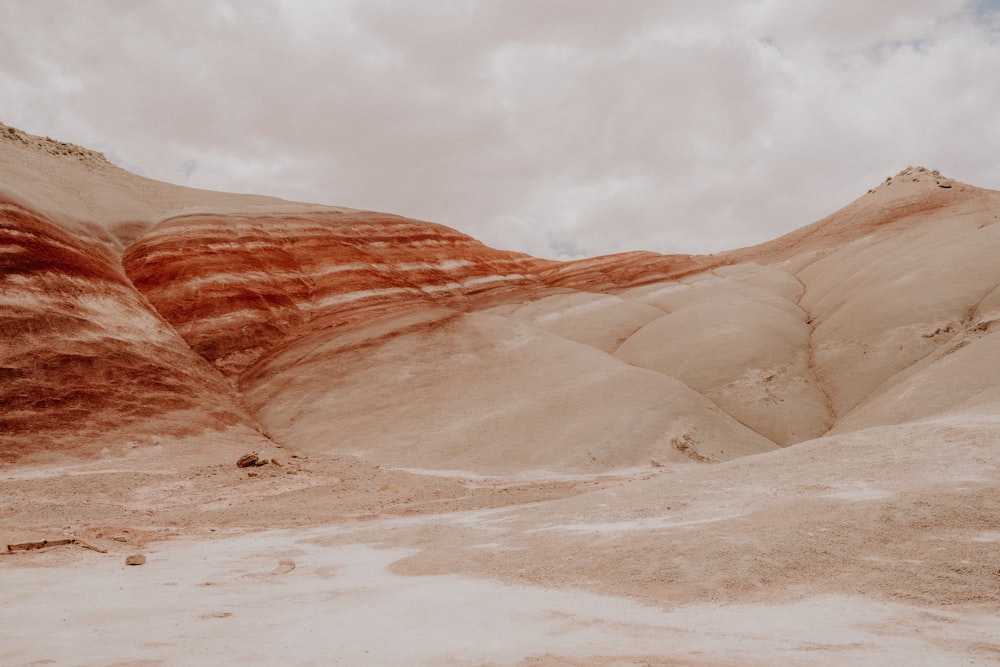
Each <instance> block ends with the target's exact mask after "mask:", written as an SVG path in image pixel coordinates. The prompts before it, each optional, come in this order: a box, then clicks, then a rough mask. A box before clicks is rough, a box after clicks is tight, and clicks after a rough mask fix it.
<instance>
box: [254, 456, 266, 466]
mask: <svg viewBox="0 0 1000 667" xmlns="http://www.w3.org/2000/svg"><path fill="white" fill-rule="evenodd" d="M267 463H268V461H267V459H263V458H259V459H257V462H256V463H254V465H255V466H266V465H267Z"/></svg>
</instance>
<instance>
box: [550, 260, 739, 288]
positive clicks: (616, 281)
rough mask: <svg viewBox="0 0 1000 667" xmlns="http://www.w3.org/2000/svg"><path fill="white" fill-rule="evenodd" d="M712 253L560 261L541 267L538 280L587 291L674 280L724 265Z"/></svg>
mask: <svg viewBox="0 0 1000 667" xmlns="http://www.w3.org/2000/svg"><path fill="white" fill-rule="evenodd" d="M724 263H726V262H724V261H723V260H722V259H721V258H719V257H716V256H715V255H661V254H659V253H655V252H648V251H635V252H623V253H618V254H615V255H602V256H600V257H589V258H587V259H578V260H574V261H571V262H562V263H559V264H556V265H554V266H551V267H548V268H546V269H544V270H543V271H542V272H541V273H540V274H539V280H540V282H542V283H544V284H545V285H548V286H550V287H569V288H572V289H578V290H584V291H589V292H604V291H611V290H614V289H616V288H622V287H635V286H638V285H645V284H647V283H653V282H658V281H663V280H678V279H680V278H683V277H685V276H688V275H691V274H693V273H698V272H699V271H706V270H708V269H711V268H714V267H716V266H720V265H722V264H724Z"/></svg>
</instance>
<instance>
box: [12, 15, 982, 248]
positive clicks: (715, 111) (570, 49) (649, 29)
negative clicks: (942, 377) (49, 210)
mask: <svg viewBox="0 0 1000 667" xmlns="http://www.w3.org/2000/svg"><path fill="white" fill-rule="evenodd" d="M5 14H6V15H5V20H4V22H3V23H2V24H0V62H3V63H4V66H3V68H2V70H0V120H3V121H4V122H6V123H8V124H12V125H16V126H19V127H21V128H23V129H26V130H28V131H31V132H36V133H40V134H47V135H49V136H53V137H56V138H59V139H63V140H68V141H74V142H76V143H81V144H84V145H87V146H90V147H94V148H97V149H99V150H104V151H106V152H107V153H109V154H110V155H114V156H117V159H118V160H119V161H120V162H121V163H122V164H124V165H129V166H130V168H132V169H133V170H141V171H142V172H144V174H145V175H147V176H150V177H153V178H159V179H164V180H170V181H174V182H180V183H185V184H188V185H193V186H196V187H207V188H213V189H223V190H237V191H249V192H259V193H264V194H275V195H278V196H284V197H288V198H294V199H303V200H308V201H320V202H326V203H335V204H342V205H346V206H356V207H361V208H371V209H375V210H385V211H391V212H395V213H401V214H404V215H410V216H413V217H418V218H423V219H429V220H435V221H438V222H442V223H444V224H448V225H451V226H453V227H457V228H459V229H461V230H462V231H465V232H467V233H470V234H472V235H474V236H476V237H477V238H480V239H482V240H484V241H486V242H487V243H490V244H491V245H495V246H498V247H505V248H515V249H520V250H525V251H528V252H532V253H534V254H539V255H545V256H557V255H560V254H566V253H569V252H579V253H582V254H588V255H592V254H599V253H604V252H615V251H622V250H630V249H649V250H657V251H661V252H704V251H718V250H723V249H726V248H730V247H736V246H741V245H747V244H750V243H755V242H759V241H762V240H765V239H767V238H772V237H774V236H776V235H778V234H781V233H784V232H787V231H790V230H791V229H793V228H795V227H798V226H801V225H804V224H807V223H809V222H811V221H813V220H814V219H816V218H818V217H821V216H822V215H825V214H826V213H829V212H831V211H832V210H834V209H835V208H837V207H839V206H841V205H843V204H845V203H847V201H849V200H850V199H852V198H854V197H856V196H858V195H860V194H862V193H863V192H864V191H865V190H866V189H867V188H868V187H870V186H871V185H874V184H876V183H878V182H879V181H881V180H882V178H884V176H886V175H888V174H889V173H892V172H894V171H898V170H899V169H901V168H903V167H905V166H907V165H908V164H918V163H919V164H926V165H927V166H930V167H932V168H937V169H941V170H942V171H943V172H944V173H946V174H947V175H950V176H954V177H956V178H959V179H961V180H965V181H967V182H971V183H973V184H976V185H982V186H986V187H1000V166H998V163H997V162H996V160H995V159H993V157H992V156H995V154H996V149H997V148H998V144H1000V120H998V119H1000V116H998V115H997V114H996V112H995V109H997V108H998V106H1000V84H997V83H996V82H995V79H996V76H995V73H996V72H997V71H1000V48H998V46H1000V21H998V20H997V16H998V10H997V9H996V7H995V3H994V4H991V3H985V2H969V1H960V0H909V1H908V2H901V1H898V0H886V1H885V2H879V3H872V2H867V1H862V0H852V1H850V2H847V1H845V2H840V3H829V2H818V1H815V2H807V1H799V2H791V1H790V0H784V1H779V0H761V1H760V2H754V3H748V2H735V1H734V2H722V1H717V2H704V3H691V2H663V1H653V0H649V1H645V0H629V1H625V2H620V3H606V2H597V1H594V2H581V1H578V0H548V1H541V2H539V1H534V2H529V1H527V0H522V1H516V0H480V1H475V0H462V1H460V0H440V1H437V2H430V3H414V2H406V1H403V0H397V1H391V0H386V1H382V2H374V1H372V0H342V1H341V2H305V1H303V0H296V1H294V2H293V1H291V0H288V1H286V2H264V1H257V2H251V1H249V0H247V1H242V2H212V3H195V2H166V1H165V0H164V1H162V2H143V3H133V2H114V1H111V0H107V1H105V2H90V3H78V2H72V1H68V0H64V1H63V2H57V1H56V0H49V1H47V2H45V3H27V2H25V3H11V6H8V8H7V10H5Z"/></svg>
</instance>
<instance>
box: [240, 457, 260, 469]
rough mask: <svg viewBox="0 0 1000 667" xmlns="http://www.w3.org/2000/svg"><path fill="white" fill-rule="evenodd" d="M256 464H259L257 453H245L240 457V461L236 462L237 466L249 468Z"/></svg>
mask: <svg viewBox="0 0 1000 667" xmlns="http://www.w3.org/2000/svg"><path fill="white" fill-rule="evenodd" d="M255 465H257V455H256V454H244V455H243V456H241V457H240V459H239V461H237V462H236V467H237V468H249V467H250V466H255Z"/></svg>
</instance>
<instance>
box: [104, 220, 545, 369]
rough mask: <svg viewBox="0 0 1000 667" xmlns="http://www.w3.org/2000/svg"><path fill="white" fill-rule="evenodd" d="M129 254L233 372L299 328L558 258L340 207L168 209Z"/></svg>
mask: <svg viewBox="0 0 1000 667" xmlns="http://www.w3.org/2000/svg"><path fill="white" fill-rule="evenodd" d="M123 262H124V267H125V270H126V271H127V272H128V275H129V277H130V278H131V279H132V282H133V283H134V284H135V286H136V287H137V288H138V289H139V290H140V291H142V292H143V294H145V295H146V297H147V298H148V299H149V300H150V301H151V302H152V303H153V305H154V306H155V307H156V309H157V310H158V311H159V312H160V313H161V314H162V315H163V316H164V317H165V318H167V319H168V320H169V321H170V322H171V323H172V324H173V325H174V327H175V328H176V329H177V331H178V332H179V333H180V334H181V335H182V336H183V337H184V339H185V340H187V341H188V343H189V344H190V345H191V347H192V349H194V350H195V351H196V352H198V353H199V354H201V355H202V356H203V357H205V358H206V359H208V360H209V361H211V362H212V363H213V364H215V365H216V366H217V367H218V368H219V369H220V370H222V371H223V372H224V373H226V374H228V375H238V374H239V373H241V372H242V371H243V370H245V369H246V367H247V366H249V365H250V364H251V363H252V362H253V361H255V360H256V359H257V358H258V357H259V356H260V355H261V354H263V353H264V352H265V351H267V350H268V349H270V348H271V347H272V346H273V345H274V344H275V343H277V342H278V341H280V340H281V339H283V338H284V337H286V336H289V335H291V334H293V333H294V334H295V335H303V334H306V333H308V332H309V331H312V330H315V329H316V328H317V327H318V328H329V327H335V326H339V325H342V324H347V323H351V322H356V321H359V320H364V319H368V318H371V317H374V316H377V315H379V314H382V313H386V312H391V311H394V310H400V309H405V308H411V307H419V306H422V305H423V306H426V305H433V304H442V303H457V302H462V301H465V300H468V298H470V297H473V296H475V295H478V294H482V293H483V292H487V291H496V290H498V289H499V290H503V289H510V288H512V287H516V286H524V285H526V284H529V283H532V282H533V281H534V275H533V274H534V273H536V272H537V270H538V268H539V267H542V266H545V265H547V264H549V263H548V262H544V261H541V260H536V259H534V258H531V257H528V256H526V255H521V254H518V253H510V252H502V251H497V250H493V249H492V248H488V247H486V246H484V245H482V244H481V243H479V242H477V241H475V240H474V239H472V238H471V237H469V236H466V235H464V234H460V233H459V232H456V231H455V230H453V229H449V228H447V227H443V226H441V225H435V224H432V223H425V222H419V221H416V220H409V219H406V218H400V217H397V216H388V215H381V214H375V213H364V212H351V213H345V212H340V211H332V212H328V211H316V212H308V213H302V214H299V215H294V216H293V215H272V216H267V215H257V216H240V215H232V214H229V215H219V214H215V215H213V214H201V215H187V216H182V217H177V218H171V219H168V220H165V221H164V222H162V223H160V224H159V225H157V226H156V227H154V228H153V229H151V230H150V231H149V232H148V233H146V234H145V235H144V236H143V237H142V238H141V239H140V240H139V241H138V242H136V243H135V244H133V245H132V246H131V247H130V248H129V249H128V251H127V252H126V253H125V255H124V258H123ZM307 323H308V324H310V325H311V328H303V327H304V325H306V324H307Z"/></svg>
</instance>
